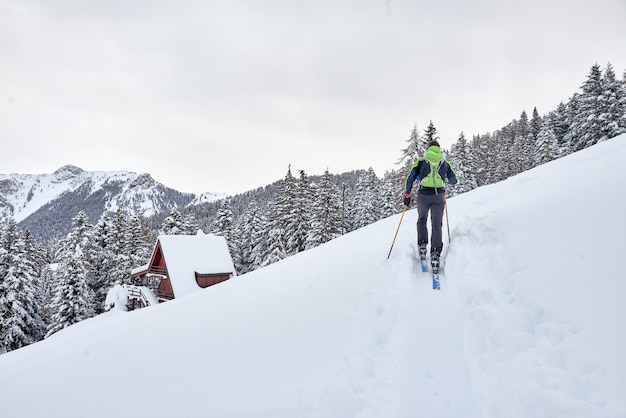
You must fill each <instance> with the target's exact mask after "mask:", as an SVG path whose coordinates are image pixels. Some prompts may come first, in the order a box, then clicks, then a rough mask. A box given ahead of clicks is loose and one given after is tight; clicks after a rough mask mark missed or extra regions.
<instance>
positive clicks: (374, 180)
mask: <svg viewBox="0 0 626 418" xmlns="http://www.w3.org/2000/svg"><path fill="white" fill-rule="evenodd" d="M380 203H381V197H380V180H378V177H376V173H375V172H374V169H373V168H371V167H370V168H369V169H368V170H367V171H364V172H362V173H361V176H359V181H358V182H357V184H356V190H355V193H354V200H353V206H352V217H353V227H354V228H355V229H358V228H362V227H364V226H367V225H369V224H371V223H374V222H376V221H378V220H379V219H380V217H381V215H380V212H381V208H380Z"/></svg>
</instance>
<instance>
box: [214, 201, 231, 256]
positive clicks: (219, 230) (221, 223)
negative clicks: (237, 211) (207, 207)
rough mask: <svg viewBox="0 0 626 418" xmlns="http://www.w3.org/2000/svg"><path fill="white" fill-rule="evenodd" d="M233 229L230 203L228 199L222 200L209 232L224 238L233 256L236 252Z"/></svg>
mask: <svg viewBox="0 0 626 418" xmlns="http://www.w3.org/2000/svg"><path fill="white" fill-rule="evenodd" d="M233 229H234V227H233V209H232V206H231V202H230V199H228V198H227V199H223V200H222V201H221V202H220V208H219V210H218V211H217V214H216V215H215V220H214V221H213V225H212V226H211V232H212V233H213V234H215V235H219V236H221V237H224V239H225V240H226V243H227V244H228V249H229V250H230V253H231V254H234V253H235V252H236V251H235V241H234V237H233V233H234V231H233Z"/></svg>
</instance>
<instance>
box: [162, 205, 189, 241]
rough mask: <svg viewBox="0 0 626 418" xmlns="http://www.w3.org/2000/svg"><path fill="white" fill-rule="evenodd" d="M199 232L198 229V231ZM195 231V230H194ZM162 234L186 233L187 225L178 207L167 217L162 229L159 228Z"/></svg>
mask: <svg viewBox="0 0 626 418" xmlns="http://www.w3.org/2000/svg"><path fill="white" fill-rule="evenodd" d="M196 232H197V231H196ZM194 233H195V232H194ZM159 234H160V235H185V234H187V232H186V226H185V220H184V219H183V216H182V215H181V213H180V212H179V211H178V209H174V210H172V212H171V213H170V214H169V216H168V217H167V218H165V220H164V221H163V225H162V226H161V229H159Z"/></svg>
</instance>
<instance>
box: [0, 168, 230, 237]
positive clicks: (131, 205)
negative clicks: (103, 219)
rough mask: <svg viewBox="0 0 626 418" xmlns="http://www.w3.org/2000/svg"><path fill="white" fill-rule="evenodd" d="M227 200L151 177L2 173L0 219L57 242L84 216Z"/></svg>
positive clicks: (73, 171) (148, 212)
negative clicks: (12, 222) (80, 215)
mask: <svg viewBox="0 0 626 418" xmlns="http://www.w3.org/2000/svg"><path fill="white" fill-rule="evenodd" d="M226 196H227V195H226V194H223V193H204V194H200V195H198V194H194V193H183V192H179V191H177V190H175V189H172V188H170V187H167V186H165V185H163V184H161V183H159V182H157V181H155V180H154V178H153V177H152V176H151V175H150V174H148V173H135V172H131V171H86V170H83V169H82V168H80V167H77V166H75V165H72V164H67V165H64V166H62V167H60V168H59V169H57V170H56V171H54V172H53V173H48V174H18V173H12V174H0V219H2V220H6V219H8V218H11V217H12V218H13V219H15V221H16V222H17V223H18V225H19V226H20V227H21V228H28V229H30V231H31V232H32V233H33V235H34V236H35V237H37V238H38V239H43V240H56V239H59V238H61V237H63V236H64V235H65V234H66V233H67V231H69V228H70V226H71V219H72V218H73V217H74V216H75V215H76V214H77V213H78V212H80V211H84V212H85V213H86V214H87V215H88V216H89V219H90V220H91V221H92V222H95V221H97V219H99V218H100V216H101V215H102V214H103V213H106V212H115V211H117V210H118V209H120V210H122V211H123V212H124V213H126V214H128V215H135V214H142V215H143V216H145V217H149V216H152V215H155V214H157V213H160V212H164V211H171V210H173V209H175V208H183V207H185V206H188V205H191V204H198V203H205V202H211V201H216V200H219V199H221V198H224V197H226Z"/></svg>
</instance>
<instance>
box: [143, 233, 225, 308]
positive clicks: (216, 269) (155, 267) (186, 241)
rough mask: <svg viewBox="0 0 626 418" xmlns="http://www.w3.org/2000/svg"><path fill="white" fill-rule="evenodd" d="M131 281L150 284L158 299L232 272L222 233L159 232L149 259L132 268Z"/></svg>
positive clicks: (203, 285)
mask: <svg viewBox="0 0 626 418" xmlns="http://www.w3.org/2000/svg"><path fill="white" fill-rule="evenodd" d="M131 275H132V277H133V283H134V284H136V285H138V286H146V287H148V288H150V289H151V290H152V291H153V292H154V294H155V295H156V297H157V298H158V300H159V302H163V301H167V300H171V299H174V298H180V297H182V296H185V295H188V294H190V293H193V292H196V291H198V290H201V289H203V288H206V287H209V286H213V285H215V284H218V283H221V282H223V281H225V280H228V279H230V278H231V277H233V276H235V275H236V273H235V267H234V265H233V260H232V258H231V256H230V252H229V250H228V245H227V243H226V239H224V237H220V236H217V235H212V234H203V233H199V234H198V235H160V236H159V238H158V239H157V242H156V245H155V246H154V250H153V251H152V257H151V258H150V262H149V263H148V264H146V265H144V266H141V267H139V268H136V269H134V270H133V271H132V272H131Z"/></svg>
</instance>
